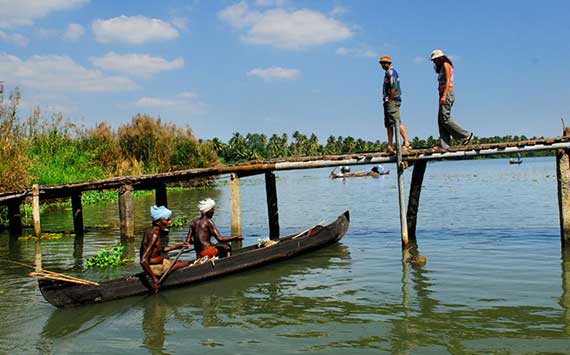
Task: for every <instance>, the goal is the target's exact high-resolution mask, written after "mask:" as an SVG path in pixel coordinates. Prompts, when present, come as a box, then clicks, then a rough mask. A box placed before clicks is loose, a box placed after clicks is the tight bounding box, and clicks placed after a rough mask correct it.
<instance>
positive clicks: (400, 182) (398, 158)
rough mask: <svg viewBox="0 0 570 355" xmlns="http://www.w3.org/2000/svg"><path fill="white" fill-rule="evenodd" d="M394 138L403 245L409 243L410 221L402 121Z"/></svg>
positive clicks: (397, 124) (395, 126)
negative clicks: (401, 133)
mask: <svg viewBox="0 0 570 355" xmlns="http://www.w3.org/2000/svg"><path fill="white" fill-rule="evenodd" d="M394 138H395V141H396V165H397V170H398V200H399V202H400V230H401V232H402V246H404V247H405V246H406V245H407V244H408V222H407V221H406V196H405V192H404V166H403V164H402V146H401V145H400V121H396V124H394Z"/></svg>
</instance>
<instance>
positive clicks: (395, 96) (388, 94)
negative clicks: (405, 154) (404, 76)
mask: <svg viewBox="0 0 570 355" xmlns="http://www.w3.org/2000/svg"><path fill="white" fill-rule="evenodd" d="M379 63H380V66H381V67H382V69H384V70H385V71H386V73H385V74H384V84H383V85H382V102H383V104H384V126H385V127H386V131H387V135H388V146H386V149H385V150H384V151H385V152H386V153H389V154H394V153H395V151H394V147H393V145H392V136H393V135H394V127H399V130H400V134H401V135H402V138H403V139H404V149H410V148H411V145H410V141H409V140H408V134H407V132H406V128H405V127H404V125H403V124H402V123H401V119H400V105H401V104H402V97H401V95H402V91H401V90H400V77H399V75H398V72H397V71H396V69H394V67H392V58H391V57H390V56H389V55H383V56H381V57H380V60H379Z"/></svg>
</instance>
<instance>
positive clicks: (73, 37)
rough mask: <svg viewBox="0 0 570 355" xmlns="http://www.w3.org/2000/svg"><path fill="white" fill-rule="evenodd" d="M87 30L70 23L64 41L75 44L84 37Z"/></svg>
mask: <svg viewBox="0 0 570 355" xmlns="http://www.w3.org/2000/svg"><path fill="white" fill-rule="evenodd" d="M84 33H85V29H84V28H83V26H81V25H80V24H77V23H70V24H69V25H68V26H67V31H65V33H64V34H63V39H65V40H66V41H71V42H75V41H77V40H78V39H80V38H81V36H83V34H84Z"/></svg>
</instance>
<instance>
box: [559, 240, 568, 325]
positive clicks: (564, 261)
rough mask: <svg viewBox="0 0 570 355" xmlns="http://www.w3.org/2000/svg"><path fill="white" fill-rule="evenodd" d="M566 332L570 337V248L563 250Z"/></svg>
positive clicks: (563, 298) (563, 295)
mask: <svg viewBox="0 0 570 355" xmlns="http://www.w3.org/2000/svg"><path fill="white" fill-rule="evenodd" d="M560 305H561V306H562V308H564V313H563V321H564V332H565V333H566V334H568V335H570V247H565V248H562V296H560Z"/></svg>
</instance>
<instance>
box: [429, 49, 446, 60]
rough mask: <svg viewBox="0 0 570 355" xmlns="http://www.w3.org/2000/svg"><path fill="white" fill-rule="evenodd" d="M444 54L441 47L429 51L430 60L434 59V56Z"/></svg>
mask: <svg viewBox="0 0 570 355" xmlns="http://www.w3.org/2000/svg"><path fill="white" fill-rule="evenodd" d="M444 55H445V54H443V51H442V50H441V49H434V50H433V52H431V60H434V59H435V58H439V57H443V56H444Z"/></svg>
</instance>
